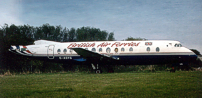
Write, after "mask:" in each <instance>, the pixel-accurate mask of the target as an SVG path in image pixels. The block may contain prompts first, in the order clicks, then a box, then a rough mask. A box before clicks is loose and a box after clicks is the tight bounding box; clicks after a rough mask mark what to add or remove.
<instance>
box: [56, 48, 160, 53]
mask: <svg viewBox="0 0 202 98" xmlns="http://www.w3.org/2000/svg"><path fill="white" fill-rule="evenodd" d="M85 49H86V50H88V48H85ZM72 51H73V50H72V49H70V53H72ZM91 51H93V52H96V49H95V48H92V50H91ZM114 51H115V52H116V53H117V52H118V48H115V49H114ZM124 51H125V48H121V52H124ZM129 51H130V52H131V51H133V48H132V47H130V48H129ZM146 51H148V52H149V51H151V49H150V47H147V49H146ZM159 51H160V48H159V47H157V48H156V52H159ZM57 52H58V54H59V53H60V52H61V50H60V49H58V50H57ZM63 52H64V53H65V54H66V52H67V49H64V50H63ZM99 52H102V48H99ZM106 52H107V53H110V52H111V49H110V48H109V47H108V48H107V49H106Z"/></svg>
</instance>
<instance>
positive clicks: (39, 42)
mask: <svg viewBox="0 0 202 98" xmlns="http://www.w3.org/2000/svg"><path fill="white" fill-rule="evenodd" d="M57 43H60V42H55V41H48V40H37V41H34V44H35V45H41V44H57Z"/></svg>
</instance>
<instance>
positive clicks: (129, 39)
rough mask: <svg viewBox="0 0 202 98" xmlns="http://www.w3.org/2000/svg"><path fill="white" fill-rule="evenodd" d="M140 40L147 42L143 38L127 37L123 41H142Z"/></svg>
mask: <svg viewBox="0 0 202 98" xmlns="http://www.w3.org/2000/svg"><path fill="white" fill-rule="evenodd" d="M142 40H147V39H145V38H140V37H139V38H134V37H128V38H127V39H125V41H142Z"/></svg>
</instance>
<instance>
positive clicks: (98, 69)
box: [91, 64, 102, 74]
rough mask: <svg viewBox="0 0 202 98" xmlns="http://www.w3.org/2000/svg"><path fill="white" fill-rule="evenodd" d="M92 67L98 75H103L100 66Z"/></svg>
mask: <svg viewBox="0 0 202 98" xmlns="http://www.w3.org/2000/svg"><path fill="white" fill-rule="evenodd" d="M91 65H92V68H93V70H94V71H95V73H96V74H100V73H102V70H101V69H100V68H99V67H98V64H97V66H95V65H94V64H91Z"/></svg>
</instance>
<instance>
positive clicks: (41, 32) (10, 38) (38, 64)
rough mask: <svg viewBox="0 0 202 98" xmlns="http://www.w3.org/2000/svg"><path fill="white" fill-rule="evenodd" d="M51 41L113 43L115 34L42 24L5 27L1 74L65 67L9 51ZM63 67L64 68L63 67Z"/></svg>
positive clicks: (1, 36) (0, 49)
mask: <svg viewBox="0 0 202 98" xmlns="http://www.w3.org/2000/svg"><path fill="white" fill-rule="evenodd" d="M40 39H44V40H50V41H57V42H77V41H113V40H115V38H114V33H113V32H107V31H105V30H100V29H99V28H94V27H81V28H77V29H75V28H70V29H68V28H66V27H64V28H63V27H62V26H60V25H59V26H52V25H50V24H43V25H42V26H39V27H34V26H30V25H21V26H16V25H14V24H12V25H10V26H9V25H8V24H4V25H3V26H2V27H1V28H0V71H1V72H2V71H6V70H10V71H14V72H23V71H36V70H38V71H47V70H49V71H50V70H52V69H54V70H57V69H58V70H61V69H63V66H62V65H61V64H57V63H49V62H45V61H39V60H34V59H30V58H28V57H24V56H21V55H15V54H13V53H11V52H9V51H8V49H9V48H10V46H11V45H29V44H33V42H34V41H36V40H40ZM60 65H61V66H60Z"/></svg>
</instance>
